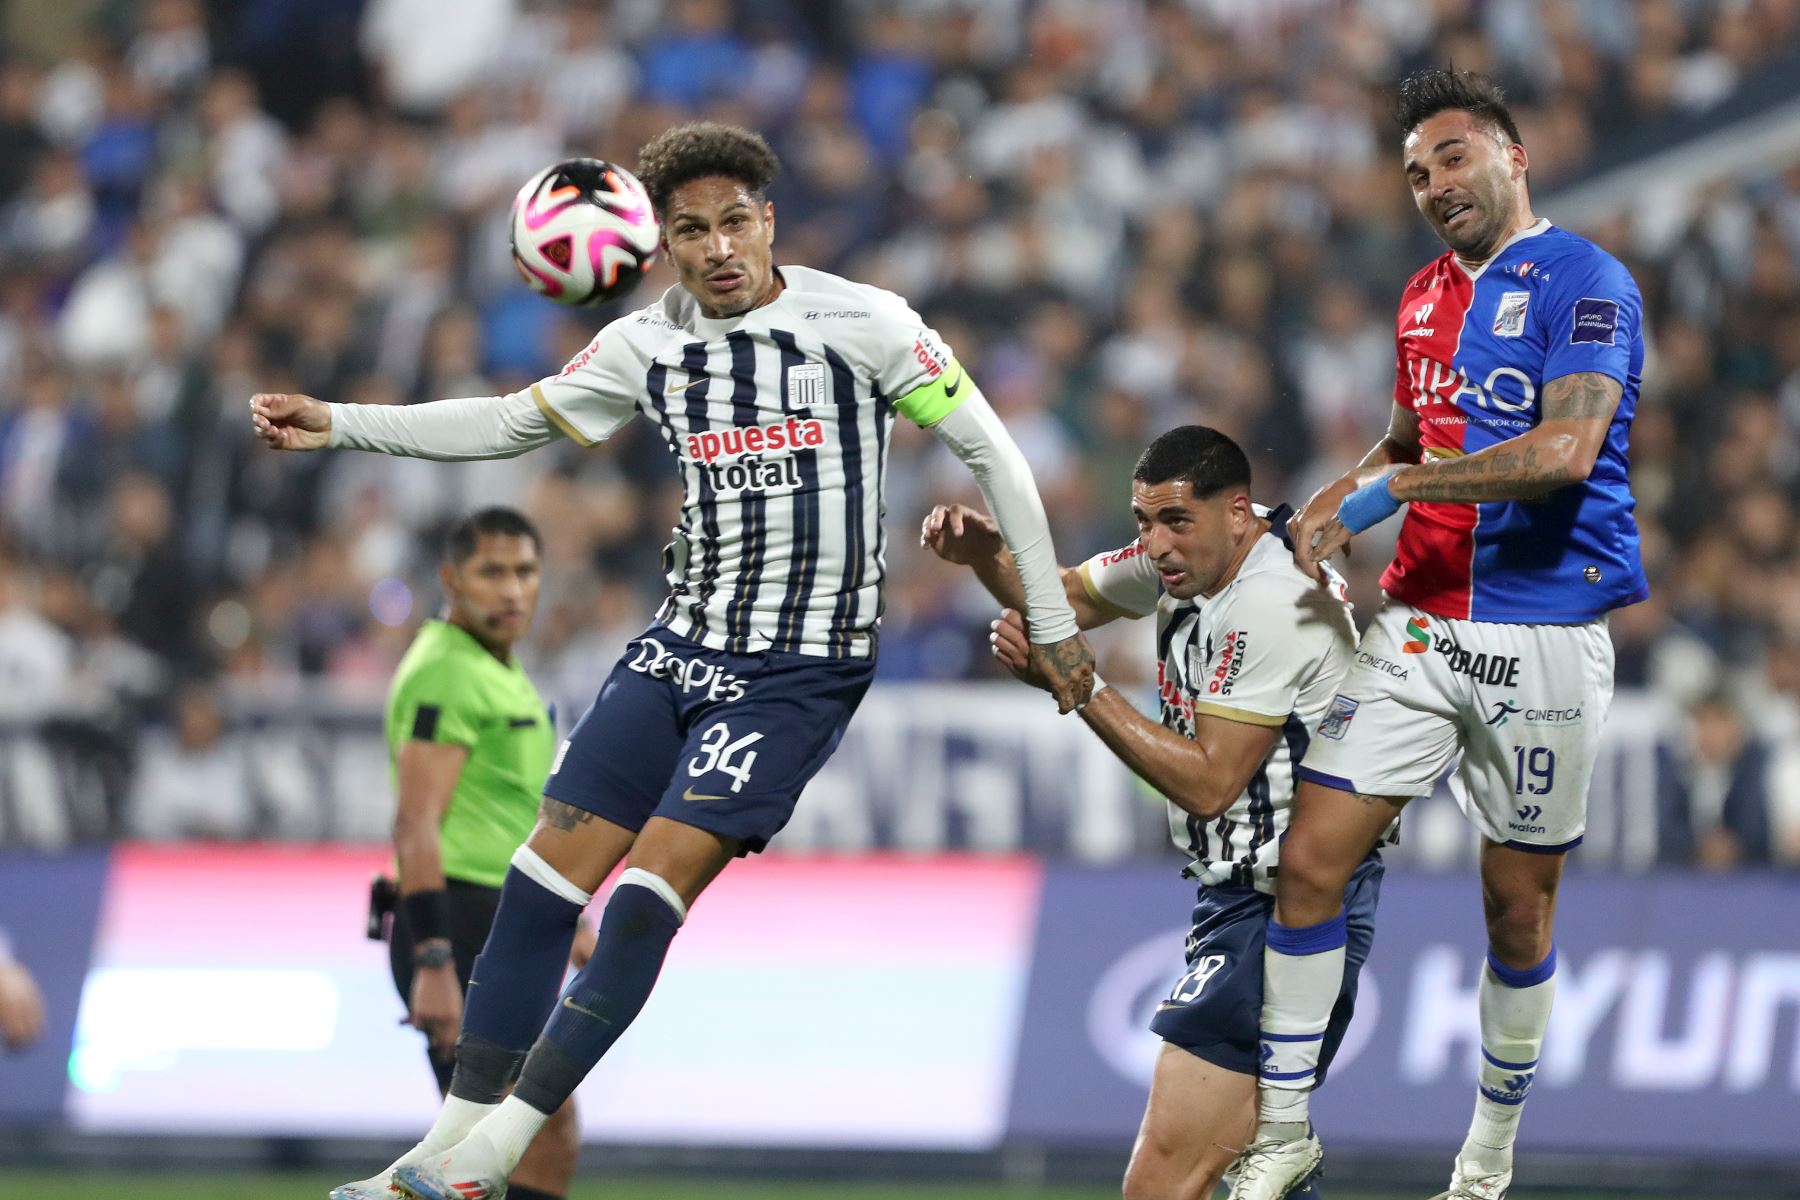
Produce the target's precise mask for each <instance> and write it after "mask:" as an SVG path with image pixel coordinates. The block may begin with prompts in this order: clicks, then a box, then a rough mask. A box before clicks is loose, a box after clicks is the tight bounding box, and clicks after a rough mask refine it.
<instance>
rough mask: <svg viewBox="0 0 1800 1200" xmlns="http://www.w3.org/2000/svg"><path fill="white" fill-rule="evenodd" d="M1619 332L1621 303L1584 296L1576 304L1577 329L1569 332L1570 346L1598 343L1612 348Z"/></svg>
mask: <svg viewBox="0 0 1800 1200" xmlns="http://www.w3.org/2000/svg"><path fill="white" fill-rule="evenodd" d="M1618 331H1619V302H1618V301H1617V300H1601V299H1598V298H1596V297H1594V296H1583V297H1582V298H1581V299H1579V300H1577V301H1576V302H1575V327H1574V329H1572V330H1571V331H1570V332H1569V344H1570V345H1571V346H1576V345H1580V344H1581V343H1582V342H1597V343H1599V344H1600V345H1602V346H1610V345H1612V344H1613V343H1614V341H1615V335H1616V334H1617V333H1618Z"/></svg>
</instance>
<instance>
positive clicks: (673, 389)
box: [663, 375, 709, 396]
mask: <svg viewBox="0 0 1800 1200" xmlns="http://www.w3.org/2000/svg"><path fill="white" fill-rule="evenodd" d="M708 378H709V377H708V376H706V375H696V376H694V377H692V378H690V379H689V380H688V381H687V382H686V383H677V384H673V385H671V386H669V387H665V388H664V389H663V395H665V396H681V395H686V394H687V390H688V389H689V388H691V387H693V386H694V385H695V384H700V383H705V382H706V381H707V379H708Z"/></svg>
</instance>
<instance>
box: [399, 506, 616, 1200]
mask: <svg viewBox="0 0 1800 1200" xmlns="http://www.w3.org/2000/svg"><path fill="white" fill-rule="evenodd" d="M541 546H542V541H541V539H540V538H539V537H538V532H537V529H536V528H535V527H534V526H533V525H532V524H531V522H530V521H529V520H527V519H526V518H525V517H524V516H523V515H521V514H519V513H517V512H515V511H513V510H512V509H509V508H486V509H482V510H481V511H479V512H476V513H473V514H471V515H470V516H468V517H465V518H464V519H463V520H462V521H461V522H460V523H458V525H457V526H456V528H455V529H454V530H452V531H451V534H450V538H449V542H448V544H447V546H446V554H445V561H444V562H443V563H442V564H441V565H440V566H439V567H438V580H439V582H440V583H441V584H442V585H443V589H444V598H445V601H446V615H445V617H444V618H443V619H441V620H431V621H427V622H426V623H425V625H424V626H423V627H422V628H421V629H420V630H419V633H418V636H417V637H415V638H414V639H413V643H412V645H411V646H410V647H409V648H408V649H407V651H406V657H405V658H403V659H401V661H400V669H399V670H398V671H397V672H396V673H395V675H394V682H393V685H392V687H391V688H390V689H389V691H388V701H387V714H386V730H387V742H388V758H389V762H390V764H391V767H392V771H393V780H394V790H395V793H396V797H397V807H396V811H395V814H394V856H395V859H396V861H397V863H398V868H399V874H400V886H399V891H400V898H399V904H398V908H397V910H396V912H395V914H394V926H393V934H392V937H391V938H390V941H389V957H390V960H391V962H392V965H393V969H394V984H395V986H396V987H398V988H399V989H400V995H401V997H402V999H404V1000H405V1001H406V1004H407V1010H408V1017H407V1020H408V1023H409V1024H411V1025H413V1026H415V1027H416V1028H418V1029H419V1030H421V1031H422V1032H423V1033H424V1034H425V1036H426V1038H427V1039H428V1047H429V1052H430V1056H431V1065H432V1069H433V1070H434V1071H435V1072H436V1073H437V1080H438V1090H439V1091H440V1092H445V1093H447V1092H448V1091H449V1089H450V1075H451V1071H452V1069H453V1068H454V1066H455V1061H456V1058H455V1055H456V1038H457V1034H458V1033H459V1032H460V1030H461V1028H462V1011H463V992H464V991H465V990H466V989H467V988H468V986H469V974H470V972H471V971H472V970H473V969H474V965H475V957H476V955H478V954H480V953H481V948H482V945H483V943H485V942H486V941H487V935H488V929H489V927H490V926H491V925H492V924H493V921H494V913H495V910H496V909H497V908H498V907H499V904H500V884H501V881H502V880H504V879H505V877H506V870H507V865H508V863H509V862H510V860H511V858H512V855H513V851H515V850H517V849H518V848H519V845H520V844H521V843H522V842H524V841H525V838H526V837H527V835H529V834H530V833H531V829H532V826H533V825H534V824H535V823H536V821H537V809H538V796H539V794H540V793H541V792H542V791H543V787H544V779H545V777H546V776H547V775H548V774H549V773H550V760H551V758H552V757H553V756H554V755H555V753H556V730H555V728H554V721H553V720H552V717H551V714H550V712H549V711H548V710H547V709H546V708H545V707H544V701H543V698H542V697H540V696H539V695H538V692H537V688H535V687H533V686H532V683H531V680H530V679H529V678H528V677H527V676H526V674H525V672H524V670H523V669H522V668H521V667H520V666H519V664H518V662H517V661H515V660H514V658H513V655H512V648H513V645H514V643H516V642H517V641H518V640H519V639H520V638H521V637H523V636H525V631H526V630H527V629H528V628H530V626H531V618H532V614H533V613H534V612H535V611H536V609H537V600H538V583H539V579H538V553H539V550H540V549H541ZM592 945H593V934H592V932H591V931H590V930H588V929H587V928H585V926H584V927H583V928H582V930H581V931H580V932H579V933H578V934H577V937H576V941H575V949H574V952H573V954H572V955H571V958H572V959H573V960H575V965H576V966H577V967H579V966H581V965H582V963H583V962H585V961H586V958H587V953H588V951H589V950H590V949H591V948H592ZM578 1146H579V1138H578V1136H577V1133H576V1126H575V1113H574V1102H573V1101H570V1102H569V1103H568V1104H565V1105H564V1106H563V1107H562V1109H561V1111H559V1112H558V1113H557V1114H556V1115H555V1116H554V1117H552V1118H551V1120H550V1123H549V1124H548V1125H546V1126H544V1129H543V1132H542V1133H540V1134H539V1135H538V1137H537V1140H536V1141H535V1142H533V1143H532V1146H531V1149H530V1150H529V1151H528V1152H527V1153H526V1155H525V1157H524V1159H523V1160H522V1161H521V1162H520V1163H519V1167H518V1169H517V1170H516V1171H514V1172H513V1175H512V1184H511V1187H510V1189H509V1191H508V1194H509V1195H510V1196H511V1197H512V1198H513V1200H544V1198H546V1197H548V1198H559V1197H562V1196H564V1195H566V1194H567V1193H568V1190H569V1181H570V1180H571V1179H572V1178H573V1177H574V1173H575V1156H576V1150H577V1148H578Z"/></svg>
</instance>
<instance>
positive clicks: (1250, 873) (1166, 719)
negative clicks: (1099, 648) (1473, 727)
mask: <svg viewBox="0 0 1800 1200" xmlns="http://www.w3.org/2000/svg"><path fill="white" fill-rule="evenodd" d="M1257 511H1258V512H1259V514H1261V515H1265V516H1267V517H1268V518H1269V521H1270V529H1269V531H1268V532H1267V533H1265V534H1263V536H1262V537H1260V538H1259V539H1257V542H1256V545H1254V546H1253V547H1251V550H1250V553H1249V555H1248V556H1246V558H1245V559H1244V562H1243V564H1242V565H1241V566H1240V567H1239V568H1238V572H1237V574H1236V575H1235V576H1234V577H1233V578H1232V580H1231V581H1230V582H1229V583H1227V584H1226V585H1225V586H1224V587H1223V588H1221V589H1220V590H1219V592H1218V594H1217V595H1215V596H1212V597H1210V598H1206V597H1198V596H1197V597H1194V598H1193V599H1190V600H1179V599H1176V598H1175V597H1173V596H1170V595H1168V594H1166V593H1164V592H1163V591H1162V584H1161V581H1160V579H1159V578H1158V576H1157V573H1156V568H1155V567H1154V566H1153V565H1152V564H1151V562H1150V556H1149V555H1148V554H1146V553H1145V552H1144V550H1143V547H1142V545H1141V544H1140V543H1138V542H1133V543H1132V544H1131V545H1129V546H1126V547H1125V548H1124V549H1122V550H1115V551H1112V552H1111V553H1107V554H1100V555H1096V556H1095V557H1093V558H1090V559H1089V560H1088V561H1087V562H1085V563H1083V564H1082V566H1081V569H1080V571H1081V579H1082V583H1083V584H1084V586H1085V587H1086V588H1087V590H1088V594H1089V595H1090V596H1092V597H1093V598H1094V599H1095V600H1096V601H1097V602H1099V603H1100V604H1102V605H1105V606H1107V607H1109V608H1111V609H1112V610H1114V611H1115V612H1117V613H1119V614H1120V615H1123V616H1130V617H1144V616H1149V615H1151V614H1153V613H1154V614H1155V616H1156V648H1157V664H1156V685H1157V691H1158V694H1159V696H1160V698H1161V707H1162V723H1163V724H1164V725H1165V726H1166V727H1168V728H1170V729H1173V730H1174V731H1176V732H1177V733H1179V734H1181V735H1182V736H1183V737H1188V738H1191V737H1193V736H1194V729H1195V721H1196V719H1197V717H1198V716H1199V715H1201V714H1205V715H1210V716H1215V717H1223V718H1225V719H1226V720H1231V721H1242V722H1247V723H1249V724H1252V725H1267V726H1270V727H1273V728H1278V729H1280V731H1281V733H1280V736H1278V737H1277V738H1276V739H1275V744H1274V745H1273V746H1271V747H1270V749H1269V753H1268V755H1267V757H1266V758H1264V760H1263V763H1262V765H1261V766H1260V767H1259V768H1258V769H1257V772H1256V774H1255V775H1254V776H1252V777H1251V779H1250V783H1249V785H1248V786H1247V787H1245V789H1244V791H1243V793H1242V794H1241V795H1240V796H1238V798H1237V799H1236V800H1235V801H1233V802H1232V805H1231V807H1230V808H1229V809H1227V810H1226V811H1225V813H1224V814H1223V815H1221V816H1219V817H1217V818H1216V819H1214V820H1212V821H1203V820H1202V819H1201V818H1199V817H1196V816H1194V815H1193V814H1191V813H1189V812H1187V811H1186V810H1185V809H1182V808H1180V807H1179V806H1177V805H1175V804H1173V803H1170V804H1169V832H1170V834H1171V836H1172V837H1173V838H1174V841H1175V845H1176V847H1177V848H1178V849H1180V850H1181V851H1182V852H1183V853H1185V854H1187V855H1188V857H1189V859H1190V862H1189V864H1188V866H1187V869H1186V872H1185V873H1186V874H1187V875H1189V876H1190V877H1192V878H1195V879H1198V880H1200V882H1202V883H1205V884H1210V885H1215V886H1216V885H1226V886H1233V887H1254V888H1257V889H1259V890H1261V891H1265V892H1268V891H1273V890H1274V878H1273V876H1274V868H1275V866H1276V861H1277V857H1278V855H1279V851H1280V839H1281V834H1282V832H1283V831H1284V830H1286V829H1287V824H1288V818H1289V814H1290V813H1291V812H1292V810H1293V805H1294V767H1295V766H1296V765H1297V764H1298V763H1299V762H1300V760H1301V758H1302V757H1303V756H1304V755H1305V753H1306V749H1307V746H1308V745H1309V744H1310V741H1311V736H1312V730H1314V729H1315V728H1317V726H1318V724H1319V721H1320V720H1321V719H1323V717H1324V716H1325V711H1326V709H1327V708H1329V707H1330V705H1331V698H1332V697H1333V696H1334V695H1336V694H1337V687H1338V683H1339V681H1340V680H1341V679H1342V678H1343V676H1344V672H1345V671H1346V670H1348V669H1349V666H1350V663H1351V660H1352V657H1353V656H1354V654H1355V650H1356V627H1355V624H1354V622H1353V621H1352V620H1351V615H1350V602H1349V600H1348V599H1347V598H1346V596H1345V592H1344V583H1343V580H1341V579H1340V578H1338V577H1337V576H1336V575H1335V574H1331V575H1329V576H1328V578H1329V584H1328V586H1323V587H1322V586H1320V585H1319V584H1317V583H1314V582H1313V581H1312V580H1311V579H1309V578H1307V577H1306V575H1305V574H1304V573H1303V572H1301V570H1300V569H1299V568H1298V567H1297V566H1295V565H1294V558H1293V550H1292V548H1291V547H1290V546H1289V544H1288V542H1287V540H1286V538H1287V519H1288V517H1289V516H1291V515H1292V514H1291V510H1290V509H1288V508H1287V507H1285V506H1283V507H1281V508H1277V509H1275V510H1274V511H1273V512H1268V511H1266V510H1262V509H1258V510H1257ZM1328 570H1329V568H1328Z"/></svg>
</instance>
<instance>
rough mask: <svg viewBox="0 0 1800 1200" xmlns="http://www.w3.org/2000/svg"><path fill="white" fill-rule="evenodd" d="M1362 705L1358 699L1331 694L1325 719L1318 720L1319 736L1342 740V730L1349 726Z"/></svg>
mask: <svg viewBox="0 0 1800 1200" xmlns="http://www.w3.org/2000/svg"><path fill="white" fill-rule="evenodd" d="M1360 707H1362V702H1361V701H1360V700H1352V699H1351V698H1350V697H1348V696H1333V697H1332V698H1331V707H1330V709H1328V710H1327V711H1326V713H1325V719H1324V720H1323V721H1320V722H1319V736H1320V737H1323V738H1330V739H1331V740H1332V741H1342V740H1343V737H1344V731H1345V730H1347V729H1349V728H1350V722H1351V721H1352V720H1353V719H1354V718H1355V716H1356V710H1357V709H1358V708H1360Z"/></svg>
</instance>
